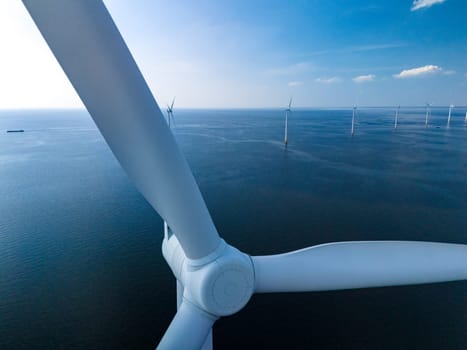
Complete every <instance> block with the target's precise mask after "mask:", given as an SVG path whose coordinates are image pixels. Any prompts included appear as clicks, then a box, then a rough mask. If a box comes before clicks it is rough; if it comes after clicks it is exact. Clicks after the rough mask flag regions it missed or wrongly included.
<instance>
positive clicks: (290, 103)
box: [289, 97, 292, 109]
mask: <svg viewBox="0 0 467 350" xmlns="http://www.w3.org/2000/svg"><path fill="white" fill-rule="evenodd" d="M291 106H292V97H291V98H290V100H289V109H290V107H291Z"/></svg>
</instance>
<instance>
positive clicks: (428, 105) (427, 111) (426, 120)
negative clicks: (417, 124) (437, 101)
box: [425, 103, 430, 128]
mask: <svg viewBox="0 0 467 350" xmlns="http://www.w3.org/2000/svg"><path fill="white" fill-rule="evenodd" d="M429 114H430V104H429V103H427V104H426V115H425V128H428V116H429Z"/></svg>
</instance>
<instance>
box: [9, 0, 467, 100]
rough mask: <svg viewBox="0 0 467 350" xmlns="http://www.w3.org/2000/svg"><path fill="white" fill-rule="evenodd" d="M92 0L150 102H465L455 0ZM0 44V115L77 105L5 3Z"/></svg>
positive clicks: (21, 18)
mask: <svg viewBox="0 0 467 350" xmlns="http://www.w3.org/2000/svg"><path fill="white" fill-rule="evenodd" d="M104 2H105V4H106V5H107V7H108V9H109V11H110V12H111V14H112V16H113V17H114V20H115V21H116V23H117V25H118V27H119V28H120V30H121V32H122V34H123V36H124V38H125V40H126V41H127V44H128V46H129V47H130V49H131V51H132V52H133V54H134V56H135V58H136V60H137V62H138V64H139V66H140V68H141V70H142V72H143V74H144V76H145V77H146V79H147V81H148V83H149V85H150V87H151V89H152V91H153V93H154V95H155V96H156V99H157V100H158V102H159V104H160V105H165V104H166V103H167V102H169V101H171V99H172V96H176V97H177V100H176V106H175V107H200V108H203V107H207V108H227V107H247V108H248V107H283V106H285V105H286V104H287V103H288V100H289V97H290V96H293V97H294V105H295V106H299V107H320V106H321V107H324V106H336V107H339V106H350V105H353V104H358V105H366V106H378V105H397V104H401V105H423V104H424V103H425V102H427V101H428V102H431V103H434V104H436V105H448V104H450V103H453V104H455V105H464V106H465V105H467V2H466V1H465V0H444V1H443V0H416V1H413V0H391V1H388V0H386V1H382V0H379V1H359V0H356V1H348V0H339V1H325V0H321V1H317V0H316V1H306V0H296V1H283V0H282V1H280V0H259V1H253V0H249V1H248V0H236V1H227V0H198V1H191V0H190V1H189V0H184V1H174V0H160V1H153V0H139V1H127V0H105V1H104ZM0 45H2V46H3V49H2V55H1V56H0V108H35V107H39V108H49V107H51V108H53V107H60V108H62V107H80V106H81V102H80V101H79V99H78V97H77V96H76V94H75V93H74V91H73V89H72V88H71V86H70V84H69V83H68V82H67V80H66V77H65V75H64V74H63V73H62V72H61V70H60V68H59V67H58V65H57V63H56V62H55V60H54V58H53V56H52V54H51V53H50V52H49V50H48V48H47V46H46V45H45V42H44V41H43V39H42V38H41V36H40V34H39V32H38V31H37V29H36V28H35V26H34V24H33V22H32V20H31V19H30V18H29V15H28V14H27V12H26V11H25V9H24V8H23V7H22V4H21V3H20V2H19V1H17V0H2V1H1V3H0Z"/></svg>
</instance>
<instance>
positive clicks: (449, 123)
mask: <svg viewBox="0 0 467 350" xmlns="http://www.w3.org/2000/svg"><path fill="white" fill-rule="evenodd" d="M453 108H454V105H453V104H451V105H450V106H449V114H448V128H449V127H450V126H451V112H452V109H453Z"/></svg>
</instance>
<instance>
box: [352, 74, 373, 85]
mask: <svg viewBox="0 0 467 350" xmlns="http://www.w3.org/2000/svg"><path fill="white" fill-rule="evenodd" d="M352 80H353V81H354V82H355V83H368V82H370V81H373V80H375V75H374V74H368V75H359V76H358V77H355V78H353V79H352Z"/></svg>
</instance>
